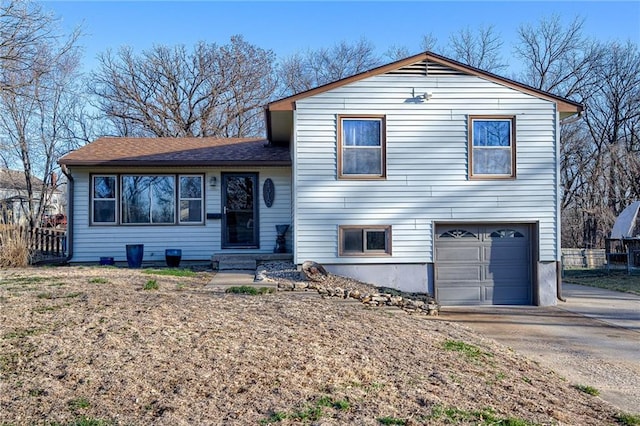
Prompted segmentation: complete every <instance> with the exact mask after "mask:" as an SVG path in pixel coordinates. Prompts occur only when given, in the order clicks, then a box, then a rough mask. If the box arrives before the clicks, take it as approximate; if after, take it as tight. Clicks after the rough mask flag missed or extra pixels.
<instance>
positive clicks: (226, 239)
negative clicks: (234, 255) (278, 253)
mask: <svg viewBox="0 0 640 426" xmlns="http://www.w3.org/2000/svg"><path fill="white" fill-rule="evenodd" d="M222 248H258V174H257V173H222Z"/></svg>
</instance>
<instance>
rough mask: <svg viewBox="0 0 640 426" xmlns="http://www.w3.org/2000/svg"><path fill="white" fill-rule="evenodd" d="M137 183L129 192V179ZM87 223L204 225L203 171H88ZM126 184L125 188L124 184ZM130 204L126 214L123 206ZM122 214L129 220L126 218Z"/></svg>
mask: <svg viewBox="0 0 640 426" xmlns="http://www.w3.org/2000/svg"><path fill="white" fill-rule="evenodd" d="M125 179H129V180H131V179H135V180H137V181H139V186H138V187H137V188H134V189H135V190H136V191H138V192H137V193H136V192H135V191H134V192H133V193H130V194H129V198H128V200H129V201H128V202H129V204H130V203H131V202H134V201H135V202H136V203H138V202H139V205H135V204H134V205H127V201H126V200H125V195H126V194H125V190H127V191H129V192H131V189H132V188H131V185H129V184H130V183H131V182H129V183H128V184H127V185H125ZM90 182H91V188H90V200H89V203H90V206H91V207H90V210H91V211H90V224H91V225H120V226H135V225H140V226H175V225H203V224H204V223H205V222H204V205H205V187H204V175H203V174H184V175H182V174H135V173H131V174H129V173H126V174H125V173H122V174H95V175H90ZM125 186H126V188H125ZM125 207H127V208H129V210H130V211H128V212H127V213H126V215H125V212H124V208H125ZM125 216H126V217H127V218H128V221H125V219H124V218H125Z"/></svg>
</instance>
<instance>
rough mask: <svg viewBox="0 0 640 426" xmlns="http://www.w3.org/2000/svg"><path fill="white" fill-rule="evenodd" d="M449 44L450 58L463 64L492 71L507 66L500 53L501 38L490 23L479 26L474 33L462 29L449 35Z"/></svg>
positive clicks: (497, 70)
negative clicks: (486, 25)
mask: <svg viewBox="0 0 640 426" xmlns="http://www.w3.org/2000/svg"><path fill="white" fill-rule="evenodd" d="M449 44H450V47H449V49H450V50H451V56H452V59H455V60H457V61H460V62H462V63H464V64H467V65H470V66H472V67H476V68H480V69H482V70H485V71H489V72H494V73H498V72H500V71H503V70H504V69H506V68H507V65H506V64H505V63H504V62H503V60H502V57H501V53H500V50H501V49H502V45H503V42H502V39H501V38H500V35H499V34H497V33H496V31H495V29H494V27H493V26H492V25H490V26H488V27H485V26H480V27H478V29H477V32H475V33H474V32H473V31H471V29H470V28H469V27H467V28H465V29H462V30H460V31H458V32H457V33H454V34H452V35H451V37H450V38H449Z"/></svg>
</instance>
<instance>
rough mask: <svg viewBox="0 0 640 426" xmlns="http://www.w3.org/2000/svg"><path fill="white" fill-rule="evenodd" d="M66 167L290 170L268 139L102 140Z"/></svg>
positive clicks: (68, 158) (281, 150)
mask: <svg viewBox="0 0 640 426" xmlns="http://www.w3.org/2000/svg"><path fill="white" fill-rule="evenodd" d="M58 162H59V163H60V164H63V165H66V166H234V165H237V166H290V165H291V157H290V154H289V149H288V148H286V147H276V146H272V145H268V141H267V140H265V139H240V138H229V139H218V138H124V137H123V138H117V137H104V138H100V139H98V140H96V141H94V142H92V143H90V144H88V145H85V146H83V147H82V148H80V149H77V150H75V151H72V152H70V153H68V154H66V155H65V156H64V157H62V158H61V159H60V160H59V161H58Z"/></svg>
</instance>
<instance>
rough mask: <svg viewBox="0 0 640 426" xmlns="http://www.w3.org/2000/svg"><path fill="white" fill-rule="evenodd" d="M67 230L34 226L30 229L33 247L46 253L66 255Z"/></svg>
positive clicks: (30, 239) (34, 249)
mask: <svg viewBox="0 0 640 426" xmlns="http://www.w3.org/2000/svg"><path fill="white" fill-rule="evenodd" d="M66 236H67V231H66V230H64V229H55V228H33V229H32V230H31V231H29V241H30V242H31V249H32V250H33V251H35V252H39V253H41V254H45V255H51V256H64V254H65V252H66V250H67V247H66V245H67V244H66Z"/></svg>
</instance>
